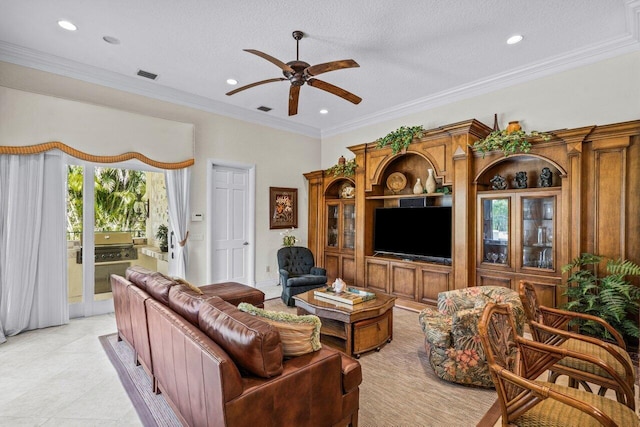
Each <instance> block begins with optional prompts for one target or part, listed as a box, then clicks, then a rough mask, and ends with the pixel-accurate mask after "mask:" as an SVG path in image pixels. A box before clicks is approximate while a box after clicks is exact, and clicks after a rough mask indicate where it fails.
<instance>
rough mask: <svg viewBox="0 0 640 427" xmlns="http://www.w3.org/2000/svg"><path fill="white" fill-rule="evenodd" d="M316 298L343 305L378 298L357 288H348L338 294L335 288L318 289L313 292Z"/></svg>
mask: <svg viewBox="0 0 640 427" xmlns="http://www.w3.org/2000/svg"><path fill="white" fill-rule="evenodd" d="M313 295H314V296H315V297H316V298H320V299H327V300H330V301H337V302H340V303H342V304H348V305H354V304H360V303H361V302H364V301H369V300H371V299H373V298H375V297H376V295H375V294H374V293H372V292H366V291H361V290H359V289H355V288H347V290H346V291H343V292H340V293H336V292H335V291H334V290H333V288H324V289H316V290H315V291H313Z"/></svg>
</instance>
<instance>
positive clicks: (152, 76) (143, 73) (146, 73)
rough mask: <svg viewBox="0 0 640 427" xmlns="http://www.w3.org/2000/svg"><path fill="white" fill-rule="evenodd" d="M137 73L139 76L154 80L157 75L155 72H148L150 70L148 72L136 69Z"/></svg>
mask: <svg viewBox="0 0 640 427" xmlns="http://www.w3.org/2000/svg"><path fill="white" fill-rule="evenodd" d="M137 74H138V75H139V76H140V77H144V78H147V79H151V80H155V79H157V78H158V75H157V74H153V73H150V72H148V71H144V70H138V73H137Z"/></svg>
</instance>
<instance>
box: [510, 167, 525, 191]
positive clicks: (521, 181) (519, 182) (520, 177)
mask: <svg viewBox="0 0 640 427" xmlns="http://www.w3.org/2000/svg"><path fill="white" fill-rule="evenodd" d="M513 183H514V184H515V187H516V188H527V173H526V172H523V171H520V172H516V179H514V180H513Z"/></svg>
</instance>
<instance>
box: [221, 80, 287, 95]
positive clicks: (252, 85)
mask: <svg viewBox="0 0 640 427" xmlns="http://www.w3.org/2000/svg"><path fill="white" fill-rule="evenodd" d="M282 80H287V79H285V78H284V77H276V78H275V79H267V80H261V81H259V82H255V83H251V84H248V85H246V86H242V87H239V88H238V89H234V90H232V91H231V92H227V93H226V94H227V95H229V96H231V95H233V94H236V93H238V92H240V91H243V90H245V89H249V88H252V87H254V86H258V85H263V84H265V83H272V82H281V81H282Z"/></svg>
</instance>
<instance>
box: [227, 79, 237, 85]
mask: <svg viewBox="0 0 640 427" xmlns="http://www.w3.org/2000/svg"><path fill="white" fill-rule="evenodd" d="M227 84H228V85H232V86H233V85H237V84H238V81H237V80H236V79H227Z"/></svg>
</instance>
